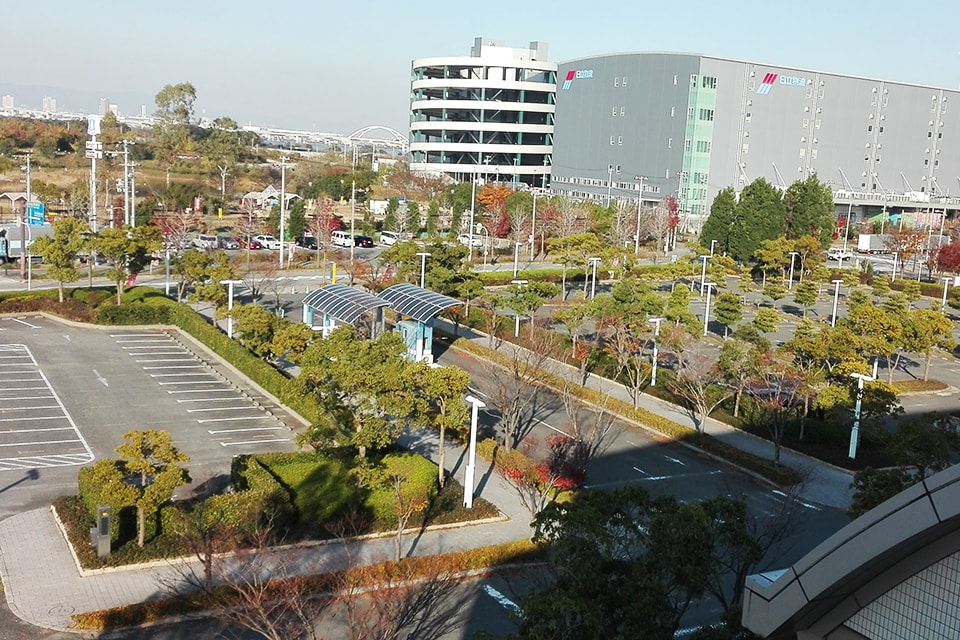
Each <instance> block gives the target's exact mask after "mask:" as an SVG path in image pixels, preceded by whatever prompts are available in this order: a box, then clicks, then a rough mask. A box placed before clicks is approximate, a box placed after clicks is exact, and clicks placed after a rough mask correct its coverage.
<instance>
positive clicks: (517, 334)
mask: <svg viewBox="0 0 960 640" xmlns="http://www.w3.org/2000/svg"><path fill="white" fill-rule="evenodd" d="M510 284H514V285H516V286H517V295H519V294H520V289H521V288H522V287H523V285H525V284H527V281H526V280H511V281H510ZM514 313H515V314H516V315H514V316H513V317H514V326H513V337H514V338H519V337H520V314H519V313H516V312H514Z"/></svg>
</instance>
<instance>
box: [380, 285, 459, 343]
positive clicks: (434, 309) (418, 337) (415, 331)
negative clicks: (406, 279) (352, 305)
mask: <svg viewBox="0 0 960 640" xmlns="http://www.w3.org/2000/svg"><path fill="white" fill-rule="evenodd" d="M379 297H380V298H381V299H383V300H386V301H387V302H388V303H389V305H390V308H391V309H393V310H394V311H396V312H397V313H398V314H400V315H401V316H406V317H407V318H410V319H409V320H404V319H401V320H398V321H397V330H398V331H399V332H400V335H401V336H403V341H404V342H405V343H406V345H407V355H408V356H410V357H411V358H413V359H414V360H417V361H419V360H426V361H427V362H433V319H434V318H435V317H436V316H437V314H438V313H440V312H441V311H443V310H444V309H449V308H450V307H455V306H457V305H459V304H463V303H462V302H460V301H459V300H457V299H456V298H451V297H450V296H445V295H443V294H442V293H437V292H435V291H429V290H427V289H421V288H420V287H417V286H415V285H412V284H405V283H404V284H395V285H393V286H392V287H390V288H388V289H385V290H383V291H381V292H380V296H379Z"/></svg>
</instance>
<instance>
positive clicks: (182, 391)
mask: <svg viewBox="0 0 960 640" xmlns="http://www.w3.org/2000/svg"><path fill="white" fill-rule="evenodd" d="M160 384H180V383H179V382H161V383H160ZM191 384H193V383H191ZM198 384H213V383H211V382H203V383H198ZM216 384H226V383H225V382H217V383H216ZM167 393H234V390H233V389H230V388H227V389H179V390H176V389H174V390H172V391H167ZM178 402H179V401H178Z"/></svg>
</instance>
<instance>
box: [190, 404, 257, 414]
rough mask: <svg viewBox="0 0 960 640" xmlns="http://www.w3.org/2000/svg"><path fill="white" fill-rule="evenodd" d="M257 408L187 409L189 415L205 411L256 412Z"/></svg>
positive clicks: (247, 406) (248, 406)
mask: <svg viewBox="0 0 960 640" xmlns="http://www.w3.org/2000/svg"><path fill="white" fill-rule="evenodd" d="M254 409H256V407H252V406H250V405H244V406H242V407H211V408H208V409H187V413H203V412H205V411H247V410H254Z"/></svg>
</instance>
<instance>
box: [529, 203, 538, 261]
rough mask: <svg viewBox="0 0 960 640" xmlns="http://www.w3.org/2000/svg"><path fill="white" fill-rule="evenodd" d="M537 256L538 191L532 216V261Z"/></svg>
mask: <svg viewBox="0 0 960 640" xmlns="http://www.w3.org/2000/svg"><path fill="white" fill-rule="evenodd" d="M536 257H537V192H536V190H534V192H533V216H532V217H531V218H530V262H533V261H534V260H535V259H536Z"/></svg>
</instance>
